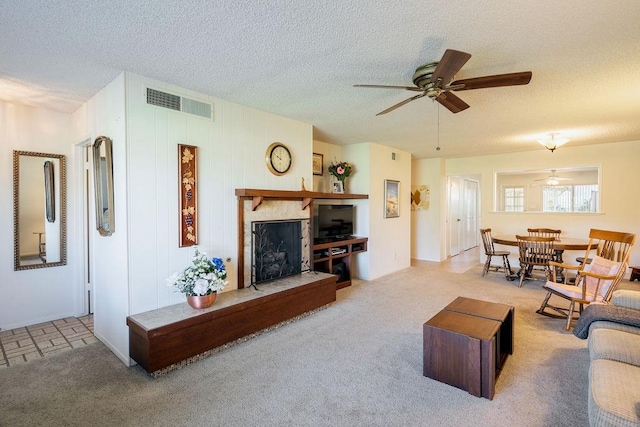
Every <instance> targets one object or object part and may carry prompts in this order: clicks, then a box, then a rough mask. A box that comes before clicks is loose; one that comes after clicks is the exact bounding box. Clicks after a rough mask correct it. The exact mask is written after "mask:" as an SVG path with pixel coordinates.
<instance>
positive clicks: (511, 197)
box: [502, 187, 524, 212]
mask: <svg viewBox="0 0 640 427" xmlns="http://www.w3.org/2000/svg"><path fill="white" fill-rule="evenodd" d="M502 191H503V193H502V194H503V200H504V211H505V212H524V187H504V188H503V190H502Z"/></svg>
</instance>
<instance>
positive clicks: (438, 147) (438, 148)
mask: <svg viewBox="0 0 640 427" xmlns="http://www.w3.org/2000/svg"><path fill="white" fill-rule="evenodd" d="M436 104H438V146H437V147H436V151H440V103H439V102H436Z"/></svg>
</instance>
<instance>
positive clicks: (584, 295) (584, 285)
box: [537, 229, 636, 331]
mask: <svg viewBox="0 0 640 427" xmlns="http://www.w3.org/2000/svg"><path fill="white" fill-rule="evenodd" d="M635 240H636V235H635V234H633V233H622V232H617V231H607V230H597V229H591V231H590V232H589V245H588V247H587V250H586V253H585V255H584V258H582V259H583V261H582V263H581V264H580V265H569V264H561V263H559V262H555V261H551V262H550V263H549V264H550V265H552V266H554V267H556V268H555V269H553V271H552V273H553V277H552V281H548V282H547V283H546V284H545V285H544V289H546V290H547V291H548V292H547V296H546V297H545V299H544V301H542V305H541V306H540V308H539V309H538V311H537V313H539V314H542V315H545V316H549V317H556V318H566V319H567V322H566V324H565V326H564V327H563V329H564V330H566V331H568V330H570V329H571V322H572V321H573V320H576V319H577V317H575V318H574V313H575V305H576V303H577V304H578V305H579V312H578V316H579V315H580V313H582V309H583V307H584V305H585V304H589V303H591V302H600V303H606V302H608V301H609V300H610V299H611V294H612V293H613V291H615V289H616V287H617V286H618V284H619V283H620V281H621V280H622V277H623V276H624V273H625V270H626V269H627V265H628V263H629V255H630V253H631V248H632V247H633V244H634V243H635ZM588 260H590V263H589V262H588ZM557 269H564V270H565V271H566V270H571V271H575V272H576V278H575V282H574V283H569V282H568V279H567V278H568V276H569V275H568V274H565V275H564V282H562V283H556V270H557ZM552 295H556V296H558V297H560V298H563V299H566V300H568V301H569V307H568V308H564V307H556V306H553V305H551V304H549V299H550V298H551V296H552ZM547 308H549V309H551V310H552V311H553V312H548V311H545V310H546V309H547Z"/></svg>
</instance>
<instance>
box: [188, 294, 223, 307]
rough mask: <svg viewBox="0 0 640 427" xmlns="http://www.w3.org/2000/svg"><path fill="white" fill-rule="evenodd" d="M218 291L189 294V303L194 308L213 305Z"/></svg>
mask: <svg viewBox="0 0 640 427" xmlns="http://www.w3.org/2000/svg"><path fill="white" fill-rule="evenodd" d="M216 295H217V294H216V292H214V293H212V294H209V295H193V296H192V295H189V296H187V304H189V305H190V306H191V307H193V308H198V309H201V308H208V307H211V306H212V305H213V302H214V301H215V300H216Z"/></svg>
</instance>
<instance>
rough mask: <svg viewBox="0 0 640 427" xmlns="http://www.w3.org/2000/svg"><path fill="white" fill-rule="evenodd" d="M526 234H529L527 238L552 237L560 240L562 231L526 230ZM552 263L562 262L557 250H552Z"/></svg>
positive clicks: (546, 229)
mask: <svg viewBox="0 0 640 427" xmlns="http://www.w3.org/2000/svg"><path fill="white" fill-rule="evenodd" d="M527 233H529V236H538V237H553V238H555V239H560V234H561V233H562V230H556V229H554V228H527ZM552 261H557V262H562V251H558V250H557V249H556V250H554V251H553V259H552Z"/></svg>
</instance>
